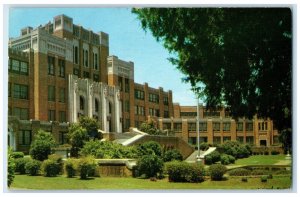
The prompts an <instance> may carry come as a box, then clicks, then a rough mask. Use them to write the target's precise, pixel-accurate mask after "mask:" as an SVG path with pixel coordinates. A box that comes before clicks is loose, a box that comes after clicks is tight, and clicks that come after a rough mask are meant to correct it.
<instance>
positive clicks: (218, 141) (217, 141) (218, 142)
mask: <svg viewBox="0 0 300 197" xmlns="http://www.w3.org/2000/svg"><path fill="white" fill-rule="evenodd" d="M213 143H214V144H221V137H213Z"/></svg>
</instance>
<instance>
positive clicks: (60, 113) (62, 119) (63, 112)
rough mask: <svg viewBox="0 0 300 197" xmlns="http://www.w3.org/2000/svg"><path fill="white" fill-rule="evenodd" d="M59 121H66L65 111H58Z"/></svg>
mask: <svg viewBox="0 0 300 197" xmlns="http://www.w3.org/2000/svg"><path fill="white" fill-rule="evenodd" d="M58 115H59V117H58V118H59V122H66V112H65V111H59V114H58Z"/></svg>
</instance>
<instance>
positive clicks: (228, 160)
mask: <svg viewBox="0 0 300 197" xmlns="http://www.w3.org/2000/svg"><path fill="white" fill-rule="evenodd" d="M234 162H235V158H234V157H233V156H231V155H226V154H223V155H221V164H223V165H228V164H231V163H234Z"/></svg>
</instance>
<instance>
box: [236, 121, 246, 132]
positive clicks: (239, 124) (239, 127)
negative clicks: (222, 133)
mask: <svg viewBox="0 0 300 197" xmlns="http://www.w3.org/2000/svg"><path fill="white" fill-rule="evenodd" d="M243 130H244V123H243V122H237V123H236V131H243Z"/></svg>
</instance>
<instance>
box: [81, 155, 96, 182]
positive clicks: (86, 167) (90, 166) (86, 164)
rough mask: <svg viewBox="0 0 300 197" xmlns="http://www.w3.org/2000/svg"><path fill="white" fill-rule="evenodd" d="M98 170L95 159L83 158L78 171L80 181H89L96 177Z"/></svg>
mask: <svg viewBox="0 0 300 197" xmlns="http://www.w3.org/2000/svg"><path fill="white" fill-rule="evenodd" d="M95 169H96V162H95V159H94V158H93V157H83V158H81V159H80V160H79V161H78V171H79V174H80V179H87V178H88V177H90V176H94V174H95Z"/></svg>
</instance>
